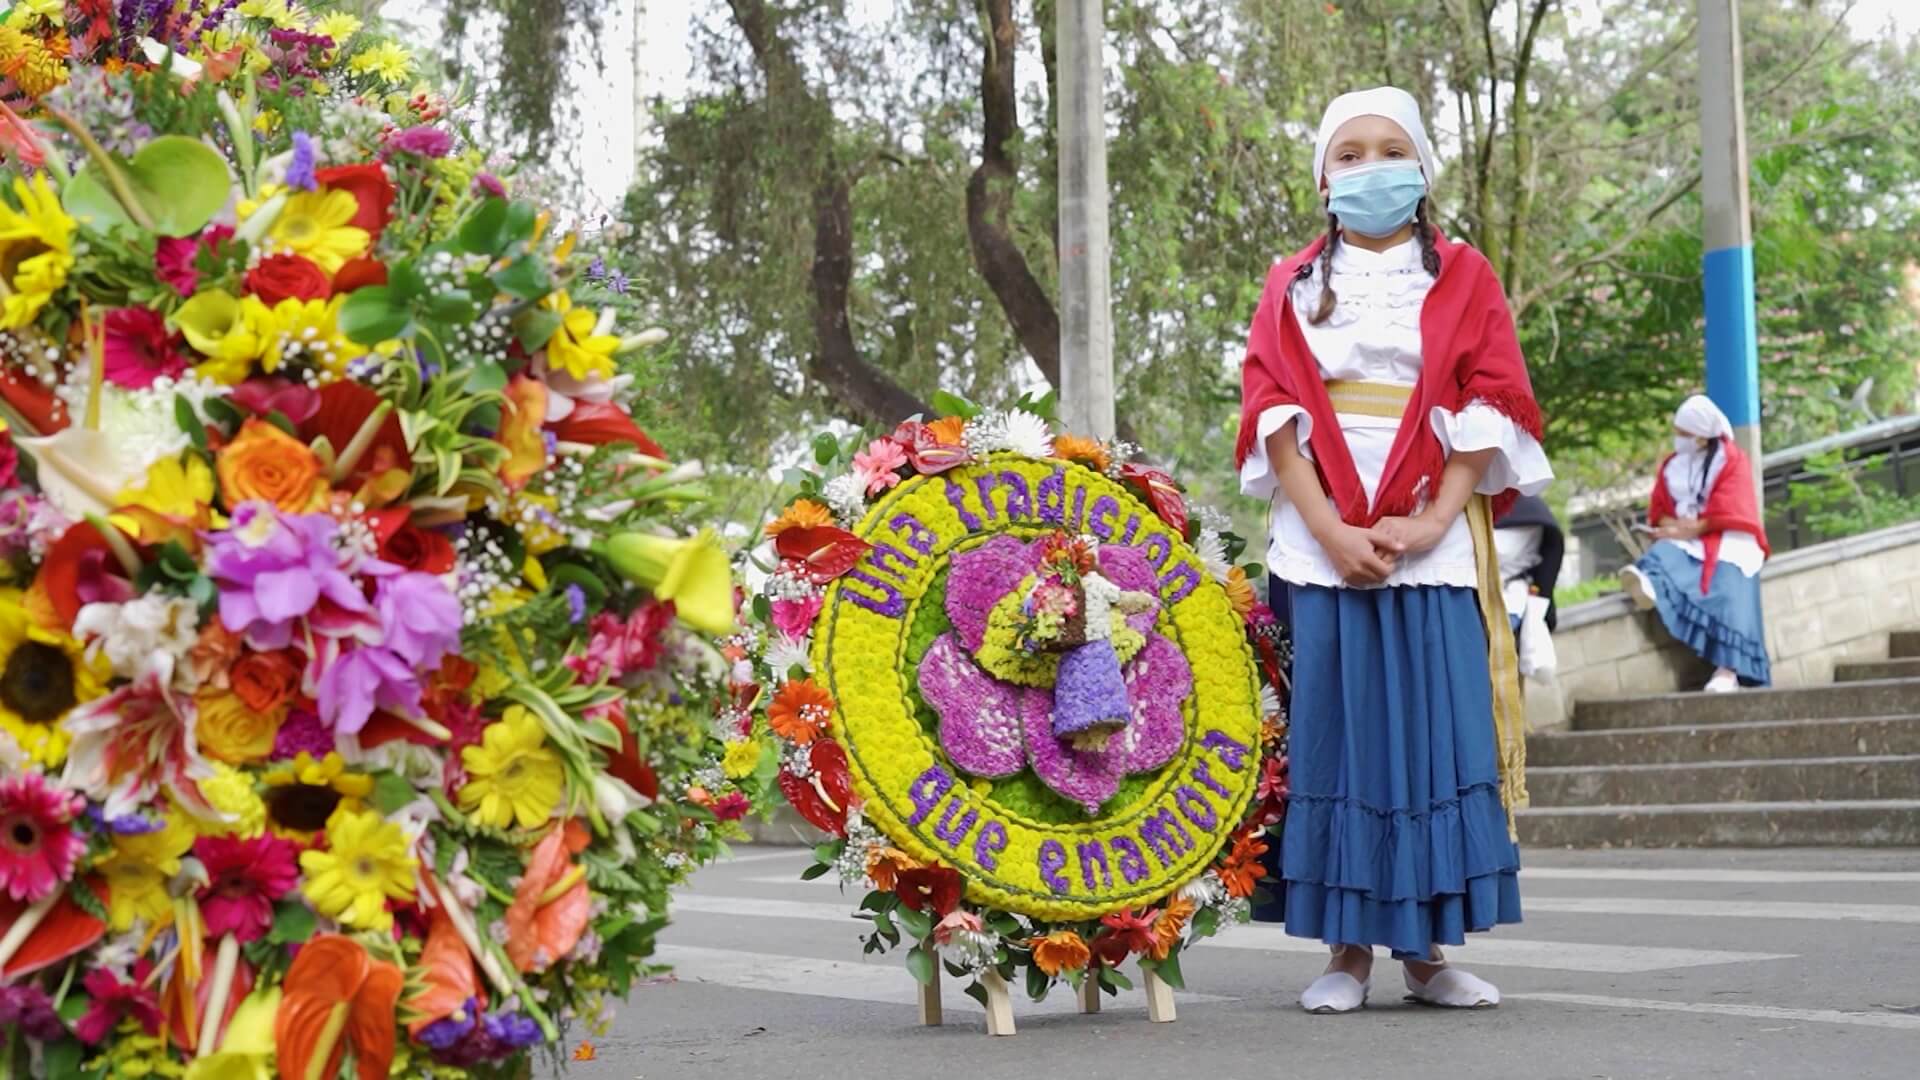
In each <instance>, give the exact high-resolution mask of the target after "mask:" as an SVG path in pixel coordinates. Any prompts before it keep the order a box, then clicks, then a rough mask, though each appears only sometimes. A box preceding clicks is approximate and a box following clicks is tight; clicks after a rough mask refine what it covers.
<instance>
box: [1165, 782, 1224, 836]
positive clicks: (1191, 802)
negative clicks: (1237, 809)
mask: <svg viewBox="0 0 1920 1080" xmlns="http://www.w3.org/2000/svg"><path fill="white" fill-rule="evenodd" d="M1173 801H1174V802H1176V803H1179V804H1180V812H1181V813H1183V814H1185V815H1187V820H1188V821H1191V822H1193V827H1194V828H1196V829H1199V830H1200V831H1201V832H1211V831H1213V827H1214V826H1215V825H1218V824H1219V823H1220V815H1218V814H1216V813H1214V812H1213V804H1212V803H1210V802H1208V801H1207V797H1206V796H1205V795H1202V794H1200V793H1199V792H1198V791H1195V790H1194V789H1193V788H1190V787H1188V786H1187V785H1185V784H1181V785H1180V786H1179V787H1177V788H1175V789H1173ZM1196 808H1197V809H1196Z"/></svg>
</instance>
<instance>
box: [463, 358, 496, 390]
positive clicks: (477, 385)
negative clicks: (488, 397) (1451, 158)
mask: <svg viewBox="0 0 1920 1080" xmlns="http://www.w3.org/2000/svg"><path fill="white" fill-rule="evenodd" d="M506 388H507V369H506V368H503V367H501V366H500V365H499V364H496V363H493V362H492V361H487V362H485V363H481V364H477V365H475V366H474V369H473V371H472V372H470V373H469V374H468V375H467V384H466V386H465V387H463V389H464V390H465V391H466V392H467V393H469V394H497V393H499V392H500V391H502V390H505V389H506Z"/></svg>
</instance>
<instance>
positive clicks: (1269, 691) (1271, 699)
mask: <svg viewBox="0 0 1920 1080" xmlns="http://www.w3.org/2000/svg"><path fill="white" fill-rule="evenodd" d="M1260 715H1261V716H1279V715H1280V691H1278V690H1275V689H1274V688H1273V687H1271V686H1262V687H1261V688H1260Z"/></svg>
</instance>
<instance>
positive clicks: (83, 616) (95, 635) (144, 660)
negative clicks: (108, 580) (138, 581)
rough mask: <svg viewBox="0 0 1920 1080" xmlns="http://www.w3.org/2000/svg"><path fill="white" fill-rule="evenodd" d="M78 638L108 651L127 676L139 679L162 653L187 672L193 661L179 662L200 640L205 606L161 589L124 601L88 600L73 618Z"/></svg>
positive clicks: (99, 651)
mask: <svg viewBox="0 0 1920 1080" xmlns="http://www.w3.org/2000/svg"><path fill="white" fill-rule="evenodd" d="M73 636H74V637H77V638H79V639H80V640H81V641H84V642H86V643H87V649H88V651H89V652H91V653H93V654H94V655H101V654H104V655H105V656H106V658H107V662H108V663H110V664H112V665H113V673H114V674H115V675H118V676H120V677H121V678H123V679H138V678H139V677H140V676H142V675H144V674H145V673H146V672H147V670H148V669H149V668H151V667H153V665H154V662H155V660H156V658H157V657H171V658H172V659H173V660H174V661H175V663H174V665H173V670H174V673H175V674H176V675H179V676H184V675H186V674H187V672H186V670H185V669H186V668H187V667H188V666H189V665H186V664H183V663H179V662H178V661H181V660H183V659H185V657H186V655H187V653H188V651H189V650H191V649H192V648H193V646H194V643H195V642H196V641H198V640H199V637H200V610H199V607H198V606H197V605H195V604H194V602H193V601H191V600H189V599H187V598H186V597H184V596H166V595H163V594H160V593H148V594H147V595H145V596H142V597H140V598H138V599H136V600H129V601H128V602H126V603H124V604H88V605H86V606H85V607H82V608H81V609H80V614H79V616H78V617H77V618H75V619H74V621H73Z"/></svg>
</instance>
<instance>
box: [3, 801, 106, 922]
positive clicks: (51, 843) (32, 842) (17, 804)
mask: <svg viewBox="0 0 1920 1080" xmlns="http://www.w3.org/2000/svg"><path fill="white" fill-rule="evenodd" d="M86 806H87V803H86V800H85V799H82V798H81V797H80V796H79V795H76V794H74V793H73V792H70V791H66V790H63V789H61V788H58V787H55V786H53V785H52V784H49V783H47V780H46V778H45V777H43V776H41V775H40V774H39V773H33V772H30V773H25V774H22V775H20V776H10V777H7V778H6V779H4V780H0V887H4V888H5V890H6V893H7V896H8V897H10V898H12V899H14V900H24V901H26V902H28V903H33V902H34V901H37V900H43V899H45V898H46V897H47V896H49V895H51V894H52V893H53V891H54V890H55V889H57V888H59V887H60V886H61V885H64V884H65V883H66V882H67V879H68V878H71V877H72V876H73V865H74V863H75V862H77V861H79V858H80V854H81V853H82V852H84V851H85V850H86V849H87V841H86V839H85V838H84V837H82V836H81V835H80V834H79V832H77V831H76V830H75V829H74V827H73V819H74V818H76V817H78V816H79V815H80V812H81V811H82V810H84V809H86Z"/></svg>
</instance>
